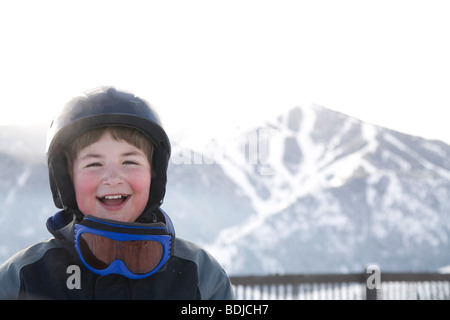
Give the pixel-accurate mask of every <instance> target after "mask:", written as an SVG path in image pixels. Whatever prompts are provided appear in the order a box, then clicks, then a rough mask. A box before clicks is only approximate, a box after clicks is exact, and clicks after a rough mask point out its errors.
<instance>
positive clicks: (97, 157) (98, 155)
mask: <svg viewBox="0 0 450 320" xmlns="http://www.w3.org/2000/svg"><path fill="white" fill-rule="evenodd" d="M89 158H95V159H99V158H102V155H100V154H98V153H88V154H86V155H84V156H82V157H80V159H79V160H85V159H89Z"/></svg>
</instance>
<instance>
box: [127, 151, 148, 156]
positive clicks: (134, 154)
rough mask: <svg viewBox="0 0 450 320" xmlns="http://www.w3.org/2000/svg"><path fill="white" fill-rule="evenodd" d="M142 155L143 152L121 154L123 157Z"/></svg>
mask: <svg viewBox="0 0 450 320" xmlns="http://www.w3.org/2000/svg"><path fill="white" fill-rule="evenodd" d="M142 155H143V152H140V151H129V152H125V153H122V156H123V157H127V156H142Z"/></svg>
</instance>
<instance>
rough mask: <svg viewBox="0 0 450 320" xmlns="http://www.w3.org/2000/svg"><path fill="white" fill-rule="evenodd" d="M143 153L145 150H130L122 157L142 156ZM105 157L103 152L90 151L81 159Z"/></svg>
mask: <svg viewBox="0 0 450 320" xmlns="http://www.w3.org/2000/svg"><path fill="white" fill-rule="evenodd" d="M142 155H143V152H140V151H128V152H124V153H122V154H121V156H122V157H128V156H142ZM144 156H145V155H144ZM103 157H104V156H102V155H101V154H98V153H88V154H86V155H84V156H82V157H80V159H79V160H86V159H89V158H94V159H100V158H103Z"/></svg>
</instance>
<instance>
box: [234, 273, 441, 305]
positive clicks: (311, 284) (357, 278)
mask: <svg viewBox="0 0 450 320" xmlns="http://www.w3.org/2000/svg"><path fill="white" fill-rule="evenodd" d="M377 272H378V274H377ZM230 280H231V283H232V284H233V287H234V289H235V293H236V299H239V300H272V299H293V300H298V299H302V300H303V299H312V300H366V299H367V300H377V299H378V300H449V299H450V274H442V273H380V271H379V268H378V269H376V268H375V269H371V270H368V269H366V272H364V273H353V274H305V275H272V276H234V277H230ZM377 282H378V283H377Z"/></svg>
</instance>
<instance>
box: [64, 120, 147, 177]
mask: <svg viewBox="0 0 450 320" xmlns="http://www.w3.org/2000/svg"><path fill="white" fill-rule="evenodd" d="M106 132H108V133H109V134H111V136H112V138H113V139H115V140H117V141H120V140H123V141H125V142H128V143H129V144H131V145H133V146H135V147H136V148H138V149H139V150H141V151H143V152H144V153H145V154H146V155H147V157H148V162H149V163H150V170H151V168H152V159H153V144H152V143H151V142H150V140H149V139H148V138H147V137H146V136H145V135H144V134H143V133H142V132H140V131H139V130H137V129H134V128H131V127H124V126H109V127H101V128H96V129H92V130H89V131H87V132H85V133H83V134H82V135H81V136H79V137H77V138H75V140H73V141H72V142H71V143H70V144H69V145H68V146H67V148H66V149H65V154H66V159H67V168H68V170H69V175H70V177H71V178H72V174H73V172H72V170H73V162H74V161H75V158H76V157H77V155H78V152H80V151H81V150H82V149H84V148H86V147H87V146H89V145H91V144H93V143H95V142H97V141H98V140H100V138H101V137H102V136H103V134H105V133H106Z"/></svg>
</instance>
